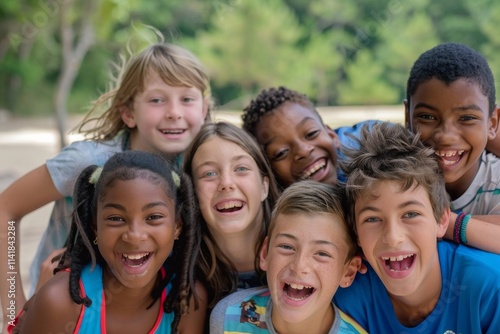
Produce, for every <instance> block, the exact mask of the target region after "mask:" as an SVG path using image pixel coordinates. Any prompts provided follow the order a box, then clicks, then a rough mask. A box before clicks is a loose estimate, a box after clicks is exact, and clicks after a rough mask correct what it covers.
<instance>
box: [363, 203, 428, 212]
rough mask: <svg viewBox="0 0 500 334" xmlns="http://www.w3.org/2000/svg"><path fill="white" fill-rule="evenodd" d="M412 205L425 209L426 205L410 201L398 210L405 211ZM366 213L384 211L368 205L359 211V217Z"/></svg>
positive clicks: (399, 206)
mask: <svg viewBox="0 0 500 334" xmlns="http://www.w3.org/2000/svg"><path fill="white" fill-rule="evenodd" d="M410 205H417V206H421V207H425V205H424V203H422V202H420V201H416V200H410V201H406V202H403V203H401V204H400V205H398V206H397V208H398V209H403V208H405V207H407V206H410ZM365 211H375V212H381V211H382V210H381V209H380V208H378V207H375V206H370V205H368V206H365V207H363V208H362V209H361V210H359V212H358V215H359V214H361V213H363V212H365Z"/></svg>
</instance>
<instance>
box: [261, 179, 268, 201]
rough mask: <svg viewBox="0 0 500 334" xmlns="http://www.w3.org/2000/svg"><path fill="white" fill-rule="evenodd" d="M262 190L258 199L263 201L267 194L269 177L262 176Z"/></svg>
mask: <svg viewBox="0 0 500 334" xmlns="http://www.w3.org/2000/svg"><path fill="white" fill-rule="evenodd" d="M261 189H262V191H261V194H260V201H261V202H263V201H264V200H265V199H266V198H267V195H269V178H268V177H267V176H264V177H263V178H262V188H261Z"/></svg>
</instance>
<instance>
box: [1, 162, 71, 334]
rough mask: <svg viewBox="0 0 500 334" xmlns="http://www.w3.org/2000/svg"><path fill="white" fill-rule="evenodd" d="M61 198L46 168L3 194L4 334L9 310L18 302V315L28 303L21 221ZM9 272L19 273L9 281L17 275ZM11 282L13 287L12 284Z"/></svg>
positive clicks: (2, 285) (2, 276)
mask: <svg viewBox="0 0 500 334" xmlns="http://www.w3.org/2000/svg"><path fill="white" fill-rule="evenodd" d="M59 198H62V195H61V194H60V193H59V192H58V191H57V189H56V188H55V186H54V183H53V182H52V178H51V177H50V174H49V171H48V170H47V167H46V166H45V165H43V166H41V167H38V168H36V169H34V170H33V171H31V172H29V173H28V174H26V175H25V176H23V177H21V178H20V179H18V180H17V181H15V182H14V183H12V185H10V186H9V187H8V188H7V189H6V190H5V191H4V192H2V193H1V194H0V245H1V247H2V250H1V251H0V300H1V304H2V311H3V312H2V313H3V319H4V322H3V333H6V328H7V322H8V321H10V320H11V319H10V318H8V317H7V316H8V314H7V312H6V311H5V310H6V309H7V307H8V306H9V305H11V303H14V302H15V309H16V313H17V312H19V311H20V310H21V309H22V307H23V305H24V303H25V302H26V298H25V296H24V291H23V289H22V284H21V283H22V279H21V270H20V265H19V264H20V262H21V258H20V257H19V248H20V247H21V230H20V220H21V218H22V217H24V216H25V215H27V214H28V213H30V212H32V211H34V210H36V209H38V208H40V207H42V206H43V205H45V204H47V203H50V202H52V201H54V200H57V199H59ZM9 260H10V261H9ZM11 266H13V267H11ZM9 273H17V274H16V275H15V277H14V278H13V279H11V280H8V279H9V278H12V277H11V275H14V274H9ZM11 282H12V283H13V285H11V284H10V283H11ZM14 287H15V289H14ZM14 290H15V291H14ZM9 291H11V292H10V293H9ZM12 291H13V292H14V293H12ZM14 295H15V296H14Z"/></svg>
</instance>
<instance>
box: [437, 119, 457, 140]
mask: <svg viewBox="0 0 500 334" xmlns="http://www.w3.org/2000/svg"><path fill="white" fill-rule="evenodd" d="M457 132H458V129H457V127H456V125H455V124H454V123H453V122H451V121H449V122H445V121H443V122H441V123H440V124H439V126H437V127H436V129H435V130H434V133H433V137H434V141H435V142H437V143H440V144H447V143H453V142H455V141H456V140H457V137H458V134H457Z"/></svg>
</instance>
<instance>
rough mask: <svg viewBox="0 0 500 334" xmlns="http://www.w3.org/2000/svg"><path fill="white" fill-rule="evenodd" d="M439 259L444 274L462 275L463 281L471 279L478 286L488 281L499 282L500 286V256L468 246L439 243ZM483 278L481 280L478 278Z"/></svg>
mask: <svg viewBox="0 0 500 334" xmlns="http://www.w3.org/2000/svg"><path fill="white" fill-rule="evenodd" d="M438 251H439V259H440V262H441V267H442V272H443V273H449V274H450V275H453V276H454V275H457V274H460V276H459V277H462V279H463V280H466V279H469V278H470V279H471V283H473V282H474V281H476V282H478V284H483V283H484V282H486V281H492V282H498V283H496V284H498V285H499V286H500V281H499V280H498V277H500V255H499V254H495V253H490V252H486V251H483V250H480V249H477V248H473V247H469V246H466V245H457V244H455V243H452V242H450V241H445V240H443V241H440V242H439V243H438ZM478 277H481V280H478V279H477V278H478Z"/></svg>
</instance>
